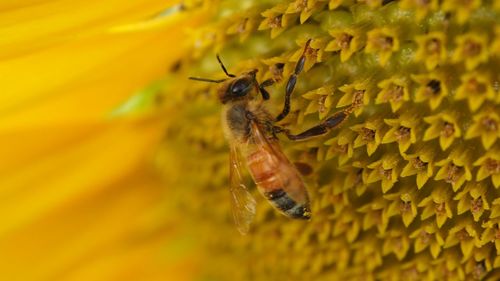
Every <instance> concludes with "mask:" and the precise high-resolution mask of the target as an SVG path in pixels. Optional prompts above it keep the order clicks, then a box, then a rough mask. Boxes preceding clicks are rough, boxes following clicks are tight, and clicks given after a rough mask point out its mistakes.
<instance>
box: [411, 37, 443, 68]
mask: <svg viewBox="0 0 500 281" xmlns="http://www.w3.org/2000/svg"><path fill="white" fill-rule="evenodd" d="M415 41H417V44H418V49H417V52H416V53H415V60H416V61H417V62H420V61H422V62H424V63H425V66H426V67H427V69H428V70H432V69H434V68H436V67H437V66H438V65H441V64H443V63H444V62H445V61H446V39H445V35H444V33H442V32H430V33H428V34H425V35H421V36H417V37H416V38H415Z"/></svg>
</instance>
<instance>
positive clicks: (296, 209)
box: [247, 150, 310, 219]
mask: <svg viewBox="0 0 500 281" xmlns="http://www.w3.org/2000/svg"><path fill="white" fill-rule="evenodd" d="M247 163H248V168H249V170H250V173H251V174H252V177H253V178H254V181H255V183H256V184H257V186H258V188H259V190H260V191H261V193H262V194H264V196H265V197H266V199H268V200H269V201H270V202H271V204H272V205H273V206H274V207H275V208H276V209H278V210H280V211H281V212H282V213H283V214H285V215H286V216H288V217H291V218H300V219H309V218H310V208H309V205H308V202H297V201H295V200H294V199H293V198H292V197H291V196H290V194H288V193H287V192H286V191H285V189H287V188H288V189H290V185H292V184H294V182H293V181H292V180H290V179H289V178H287V177H284V176H282V175H281V174H280V173H281V171H280V168H283V167H282V165H283V163H281V162H280V161H279V160H278V159H277V158H275V156H274V155H273V154H270V153H267V152H266V151H265V150H258V151H255V152H254V153H252V154H250V155H249V156H248V158H247ZM280 175H281V176H280Z"/></svg>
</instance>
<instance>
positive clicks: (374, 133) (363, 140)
mask: <svg viewBox="0 0 500 281" xmlns="http://www.w3.org/2000/svg"><path fill="white" fill-rule="evenodd" d="M383 125H384V122H383V120H382V118H374V119H371V120H368V121H366V122H365V123H364V124H358V125H355V126H352V127H351V129H352V130H353V131H355V132H357V133H358V135H357V136H356V139H355V140H354V148H358V147H361V146H364V145H366V153H367V154H368V156H370V155H372V154H373V153H374V152H375V151H376V150H377V148H378V147H379V145H380V143H381V141H382V137H383V135H384V128H383Z"/></svg>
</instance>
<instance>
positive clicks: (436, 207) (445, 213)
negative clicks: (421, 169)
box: [418, 185, 453, 228]
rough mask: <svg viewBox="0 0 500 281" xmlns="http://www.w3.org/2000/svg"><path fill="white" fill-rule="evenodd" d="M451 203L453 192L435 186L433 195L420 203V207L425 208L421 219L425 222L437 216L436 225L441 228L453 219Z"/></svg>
mask: <svg viewBox="0 0 500 281" xmlns="http://www.w3.org/2000/svg"><path fill="white" fill-rule="evenodd" d="M451 203H452V201H451V190H449V189H448V188H447V187H445V186H444V185H438V186H433V189H432V192H431V194H430V195H429V196H427V197H425V198H423V199H422V200H421V201H420V202H419V203H418V206H419V207H421V208H423V209H422V211H421V215H420V217H421V219H422V220H425V219H427V218H430V217H432V216H435V219H436V224H437V226H438V228H441V227H442V226H443V225H444V223H445V222H446V221H447V220H448V219H451V218H452V217H453V212H452V205H451Z"/></svg>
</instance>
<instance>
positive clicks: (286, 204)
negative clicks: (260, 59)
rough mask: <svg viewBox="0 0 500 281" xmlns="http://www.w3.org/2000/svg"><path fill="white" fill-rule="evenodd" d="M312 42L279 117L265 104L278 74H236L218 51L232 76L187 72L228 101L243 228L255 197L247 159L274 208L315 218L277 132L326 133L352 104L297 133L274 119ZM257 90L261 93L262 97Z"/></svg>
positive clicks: (234, 194)
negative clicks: (264, 76)
mask: <svg viewBox="0 0 500 281" xmlns="http://www.w3.org/2000/svg"><path fill="white" fill-rule="evenodd" d="M309 43H310V40H309V41H307V43H306V45H305V48H304V52H303V54H302V56H301V57H300V59H299V60H298V62H297V64H296V66H295V69H294V72H293V73H292V75H291V76H290V77H289V79H288V82H287V85H286V93H285V104H284V108H283V110H282V112H281V113H280V114H279V115H278V116H277V117H276V118H273V116H272V115H271V114H270V113H269V111H268V110H267V109H266V108H265V107H264V104H263V103H264V101H266V100H268V99H269V97H270V96H269V93H268V92H267V91H266V90H265V87H268V86H270V85H272V84H273V83H274V80H272V79H270V80H266V81H263V82H262V83H259V82H258V81H257V79H256V73H257V70H250V71H248V72H245V73H242V74H240V75H238V76H236V75H233V74H230V73H228V72H227V70H226V68H225V66H224V64H223V63H222V61H221V60H220V58H219V56H218V55H217V60H218V62H219V64H220V66H221V68H222V70H223V71H224V73H225V74H226V75H227V77H228V78H226V79H220V80H212V79H206V78H197V77H190V78H189V79H191V80H197V81H204V82H211V83H219V84H220V86H219V88H218V98H219V100H220V102H221V103H222V104H223V105H224V109H223V110H222V124H223V128H224V133H225V136H226V139H227V140H228V142H229V146H230V157H229V160H230V161H229V168H230V169H229V170H230V181H229V182H230V187H229V190H230V192H231V201H232V210H233V217H234V221H235V223H236V226H237V228H238V230H239V232H240V233H242V234H246V233H247V232H248V231H249V227H250V223H251V221H252V220H253V217H254V215H255V205H256V203H255V199H254V198H253V197H252V195H251V193H250V192H249V191H248V188H247V187H246V186H245V184H244V183H243V182H244V181H243V178H242V168H243V165H245V166H246V168H247V169H248V171H249V173H250V175H251V177H252V179H253V181H254V182H255V184H256V185H257V188H258V190H259V192H260V193H261V194H262V195H263V196H264V197H265V198H266V199H267V200H269V202H270V203H271V204H272V206H273V207H275V209H277V210H278V211H279V212H280V213H282V214H283V215H285V216H287V217H289V218H293V219H305V220H308V219H310V218H311V208H310V202H309V195H308V192H307V188H306V185H305V184H304V181H303V180H302V178H301V175H300V174H299V172H298V171H297V169H296V168H295V166H294V165H293V164H292V163H291V162H290V160H289V159H288V158H287V157H286V155H285V154H284V153H283V152H282V150H281V148H280V145H279V142H278V138H277V137H276V135H277V134H278V133H284V134H285V135H286V136H287V137H288V138H289V139H291V140H304V139H307V138H310V137H314V136H318V135H322V134H325V133H326V132H328V131H329V130H330V129H332V128H334V127H336V126H338V125H339V124H341V123H342V122H343V121H345V120H346V118H347V116H348V115H349V113H350V112H352V110H353V106H351V107H350V108H348V109H346V110H343V111H340V112H337V113H335V114H334V115H333V116H331V117H329V118H327V119H325V120H324V121H323V122H322V123H321V124H319V125H317V126H314V127H312V128H310V129H308V130H306V131H305V132H303V133H300V134H297V135H294V134H291V133H290V131H289V130H287V129H284V128H282V127H280V126H277V125H276V124H275V123H276V122H277V121H280V120H282V119H283V118H285V117H286V116H287V115H288V113H289V112H290V97H291V94H292V92H293V89H294V87H295V84H296V81H297V76H298V75H299V74H300V73H301V72H302V69H303V68H304V63H305V61H306V56H305V54H306V52H307V50H308V48H310V47H309ZM259 93H260V95H261V97H262V98H261V99H259V98H258V96H259Z"/></svg>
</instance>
